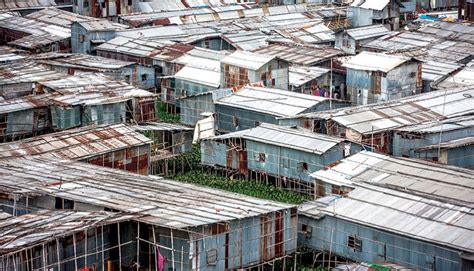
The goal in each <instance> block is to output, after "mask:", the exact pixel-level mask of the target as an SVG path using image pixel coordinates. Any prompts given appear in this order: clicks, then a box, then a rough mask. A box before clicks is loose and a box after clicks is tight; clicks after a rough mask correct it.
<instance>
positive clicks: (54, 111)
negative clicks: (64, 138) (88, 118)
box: [51, 106, 81, 130]
mask: <svg viewBox="0 0 474 271" xmlns="http://www.w3.org/2000/svg"><path fill="white" fill-rule="evenodd" d="M51 122H52V125H53V128H55V129H59V130H64V129H69V128H72V127H76V126H80V125H81V108H80V107H79V106H74V107H71V108H63V107H59V106H51Z"/></svg>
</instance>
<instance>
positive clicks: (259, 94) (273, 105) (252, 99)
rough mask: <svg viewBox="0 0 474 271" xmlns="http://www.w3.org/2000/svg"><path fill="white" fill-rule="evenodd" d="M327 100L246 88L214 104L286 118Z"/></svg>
mask: <svg viewBox="0 0 474 271" xmlns="http://www.w3.org/2000/svg"><path fill="white" fill-rule="evenodd" d="M327 100H328V99H327V98H324V97H319V96H313V95H306V94H300V93H295V92H290V91H287V90H280V89H272V88H264V87H250V86H246V87H243V88H242V89H241V90H239V91H237V92H234V93H232V94H230V95H227V96H225V97H223V98H220V99H218V100H217V101H215V103H216V104H223V105H226V106H232V107H239V108H243V109H248V110H251V111H256V112H263V113H267V114H271V115H275V116H281V117H287V116H292V115H296V114H298V113H301V112H303V111H305V110H307V109H309V108H311V107H313V106H315V105H316V104H318V103H320V102H323V101H327Z"/></svg>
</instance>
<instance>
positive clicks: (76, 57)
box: [38, 54, 135, 71]
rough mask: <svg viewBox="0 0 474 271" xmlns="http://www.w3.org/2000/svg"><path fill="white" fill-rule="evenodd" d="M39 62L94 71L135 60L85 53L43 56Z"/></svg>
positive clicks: (120, 66)
mask: <svg viewBox="0 0 474 271" xmlns="http://www.w3.org/2000/svg"><path fill="white" fill-rule="evenodd" d="M42 59H43V60H39V61H38V62H39V63H42V64H48V65H53V66H61V67H74V68H82V69H94V70H95V71H108V70H117V69H121V68H123V67H127V66H131V65H135V62H127V61H122V60H117V59H112V58H105V57H100V56H93V55H86V54H60V55H58V56H57V57H55V56H54V55H51V56H50V57H47V56H45V57H44V58H42Z"/></svg>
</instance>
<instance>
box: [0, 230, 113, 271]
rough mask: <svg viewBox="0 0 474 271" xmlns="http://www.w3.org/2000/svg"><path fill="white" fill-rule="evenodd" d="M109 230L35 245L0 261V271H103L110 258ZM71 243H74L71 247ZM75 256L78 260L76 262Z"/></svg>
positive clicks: (83, 233)
mask: <svg viewBox="0 0 474 271" xmlns="http://www.w3.org/2000/svg"><path fill="white" fill-rule="evenodd" d="M110 227H111V226H110V225H105V226H103V227H98V228H96V229H89V230H87V231H83V232H79V233H75V234H74V235H75V238H74V239H73V234H70V235H67V236H62V237H61V238H58V239H57V240H58V241H59V242H56V241H51V242H48V243H46V244H45V245H44V246H43V245H42V244H39V245H36V246H33V247H31V248H27V249H26V250H21V251H19V252H17V253H15V254H14V255H11V256H10V257H9V258H8V261H7V260H6V258H5V259H3V258H1V257H0V259H2V260H0V271H9V270H17V271H28V270H32V269H36V270H42V269H49V270H75V268H76V266H77V270H82V268H85V267H89V268H92V267H93V266H95V267H96V268H97V269H96V270H98V271H99V270H100V271H102V270H104V268H102V267H103V266H106V265H107V264H106V260H107V259H109V257H110V250H109V248H110V247H111V246H110V238H109V232H110ZM102 229H103V231H102ZM86 234H87V238H86ZM74 240H75V241H76V243H75V244H74ZM86 242H87V245H86ZM86 248H87V250H86ZM102 249H103V254H102ZM74 251H75V252H74ZM26 253H28V255H27V254H26ZM86 254H87V255H88V256H87V258H86V257H85V256H84V255H86ZM58 255H59V259H58ZM75 255H76V256H78V257H77V259H76V257H75ZM32 256H33V257H32ZM102 259H104V260H105V263H104V262H102ZM86 262H87V265H86Z"/></svg>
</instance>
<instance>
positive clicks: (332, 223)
mask: <svg viewBox="0 0 474 271" xmlns="http://www.w3.org/2000/svg"><path fill="white" fill-rule="evenodd" d="M381 219H382V218H381ZM298 220H299V221H298V245H299V246H304V247H308V248H312V249H316V250H323V251H326V252H329V251H332V253H333V254H336V255H339V256H342V257H345V258H349V259H352V260H354V261H357V262H368V263H376V262H380V261H382V262H387V261H388V262H394V263H397V264H400V265H403V266H406V267H414V268H417V269H423V270H460V262H461V259H460V257H459V255H458V252H457V251H453V250H450V249H448V248H445V247H443V246H442V245H439V244H432V243H428V242H423V241H418V240H415V239H413V238H410V237H406V236H401V235H398V234H393V233H389V232H386V231H382V230H376V229H373V228H370V227H368V226H363V225H359V224H356V223H352V222H348V221H344V220H342V219H337V218H333V217H330V216H325V217H324V218H321V219H314V218H309V217H306V216H304V215H299V217H298ZM303 225H306V232H308V229H309V228H311V233H306V232H303ZM349 235H351V236H356V237H358V238H360V239H361V240H362V246H361V251H357V250H354V249H353V248H351V247H349V246H348V245H347V241H348V236H349Z"/></svg>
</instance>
